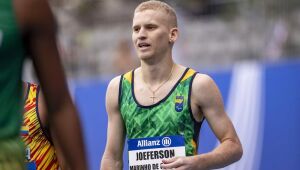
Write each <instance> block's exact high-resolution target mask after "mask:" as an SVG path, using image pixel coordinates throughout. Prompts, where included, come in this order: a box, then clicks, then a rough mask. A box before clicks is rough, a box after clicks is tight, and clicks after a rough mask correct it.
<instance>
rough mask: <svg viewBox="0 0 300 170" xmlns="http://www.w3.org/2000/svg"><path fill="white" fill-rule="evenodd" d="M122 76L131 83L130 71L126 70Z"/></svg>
mask: <svg viewBox="0 0 300 170" xmlns="http://www.w3.org/2000/svg"><path fill="white" fill-rule="evenodd" d="M124 78H125V79H126V80H127V81H129V83H131V81H132V71H130V72H127V73H126V74H124Z"/></svg>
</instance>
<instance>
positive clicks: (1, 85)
mask: <svg viewBox="0 0 300 170" xmlns="http://www.w3.org/2000/svg"><path fill="white" fill-rule="evenodd" d="M24 56H25V55H24V51H23V47H22V40H21V35H20V33H19V30H18V25H17V22H16V18H15V14H14V9H13V2H12V0H1V1H0V140H2V139H7V138H12V137H18V136H19V131H20V126H21V122H22V116H21V112H22V106H23V105H22V104H23V103H22V82H21V76H22V66H23V60H24Z"/></svg>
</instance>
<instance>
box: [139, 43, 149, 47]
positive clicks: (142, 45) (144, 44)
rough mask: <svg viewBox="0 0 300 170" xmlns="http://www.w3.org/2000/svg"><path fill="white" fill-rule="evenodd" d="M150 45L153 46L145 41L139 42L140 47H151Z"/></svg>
mask: <svg viewBox="0 0 300 170" xmlns="http://www.w3.org/2000/svg"><path fill="white" fill-rule="evenodd" d="M150 46H151V45H150V44H148V43H145V42H142V43H138V47H139V48H145V47H150Z"/></svg>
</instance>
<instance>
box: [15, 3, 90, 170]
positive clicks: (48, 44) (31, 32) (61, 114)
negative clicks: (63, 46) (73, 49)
mask: <svg viewBox="0 0 300 170" xmlns="http://www.w3.org/2000/svg"><path fill="white" fill-rule="evenodd" d="M14 7H15V10H16V17H17V20H18V23H19V25H20V29H21V33H22V35H23V38H24V44H25V45H27V46H26V50H27V52H28V53H29V54H30V56H31V58H32V60H33V63H34V67H35V70H36V73H37V76H38V78H39V81H40V83H41V87H42V90H43V92H44V95H45V101H46V105H47V108H48V113H49V114H48V120H49V127H50V128H51V131H52V132H53V133H54V135H55V137H56V138H57V141H58V144H59V145H60V146H61V148H62V152H63V154H64V157H65V158H66V161H67V163H68V165H70V168H71V169H75V170H77V169H78V170H84V169H87V163H86V159H85V151H84V146H83V140H82V132H81V128H80V122H79V119H78V114H77V111H76V109H75V107H74V105H73V102H72V100H71V97H70V94H69V92H68V88H67V83H66V79H65V75H64V71H63V67H62V65H61V62H60V57H59V54H58V50H57V46H56V25H55V20H54V17H53V15H52V12H51V9H50V7H49V5H48V2H47V1H46V0H26V1H22V0H14Z"/></svg>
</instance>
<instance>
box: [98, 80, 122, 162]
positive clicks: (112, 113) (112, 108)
mask: <svg viewBox="0 0 300 170" xmlns="http://www.w3.org/2000/svg"><path fill="white" fill-rule="evenodd" d="M119 81H120V77H117V78H115V79H113V80H112V81H111V82H110V84H109V86H108V88H107V92H106V111H107V116H108V127H107V141H106V148H105V152H104V155H103V158H102V161H104V162H105V161H107V163H108V162H110V161H112V162H114V163H116V162H122V157H123V148H124V138H125V132H124V130H125V128H124V123H123V120H122V117H121V113H120V111H119V103H118V98H119V97H118V95H119V94H118V93H119ZM104 162H102V164H103V163H104ZM103 166H104V165H103Z"/></svg>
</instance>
